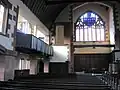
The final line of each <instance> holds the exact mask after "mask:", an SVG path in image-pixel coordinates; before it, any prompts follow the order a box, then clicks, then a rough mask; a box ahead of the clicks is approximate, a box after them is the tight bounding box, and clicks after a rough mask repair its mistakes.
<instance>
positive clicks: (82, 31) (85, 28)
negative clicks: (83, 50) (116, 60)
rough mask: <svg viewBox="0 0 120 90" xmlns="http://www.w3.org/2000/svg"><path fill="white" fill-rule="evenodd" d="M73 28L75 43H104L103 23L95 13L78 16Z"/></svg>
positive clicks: (89, 12) (90, 12)
mask: <svg viewBox="0 0 120 90" xmlns="http://www.w3.org/2000/svg"><path fill="white" fill-rule="evenodd" d="M75 28H76V29H75V37H76V41H105V23H104V21H103V20H102V19H101V17H100V16H99V15H97V14H96V13H95V12H92V11H88V12H86V13H84V14H83V15H82V16H80V17H79V18H78V20H77V22H76V27H75Z"/></svg>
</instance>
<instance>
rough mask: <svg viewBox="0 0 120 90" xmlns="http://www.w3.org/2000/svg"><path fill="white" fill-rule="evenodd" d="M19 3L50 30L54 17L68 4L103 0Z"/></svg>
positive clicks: (26, 1)
mask: <svg viewBox="0 0 120 90" xmlns="http://www.w3.org/2000/svg"><path fill="white" fill-rule="evenodd" d="M21 1H22V2H23V3H24V4H25V5H26V6H27V7H28V8H29V9H30V10H31V11H32V12H33V13H34V14H35V15H36V16H37V17H38V18H39V19H40V21H42V23H43V24H44V25H45V26H46V27H47V28H48V29H49V30H50V29H51V26H52V24H53V23H54V21H55V19H56V17H57V16H58V15H59V13H60V12H61V11H62V10H63V9H64V8H65V7H66V6H67V5H68V4H71V3H77V2H79V3H84V2H95V1H103V0H21ZM104 1H111V0H104ZM112 1H115V0H112ZM117 1H118V0H117Z"/></svg>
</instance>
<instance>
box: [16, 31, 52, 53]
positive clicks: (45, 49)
mask: <svg viewBox="0 0 120 90" xmlns="http://www.w3.org/2000/svg"><path fill="white" fill-rule="evenodd" d="M17 33H20V34H24V33H22V32H17ZM18 35H19V34H18ZM25 35H26V36H30V42H29V43H30V47H31V48H33V49H34V50H36V51H38V52H39V51H41V52H42V53H45V54H47V55H52V54H53V49H52V48H53V47H52V46H51V45H48V44H47V43H46V42H44V41H43V40H41V39H40V38H37V37H36V36H34V35H32V34H25ZM34 38H35V43H34V41H32V40H34ZM40 43H41V45H40ZM32 45H33V46H32ZM39 46H40V47H39ZM38 47H39V49H38ZM49 49H50V51H49ZM49 52H50V54H49Z"/></svg>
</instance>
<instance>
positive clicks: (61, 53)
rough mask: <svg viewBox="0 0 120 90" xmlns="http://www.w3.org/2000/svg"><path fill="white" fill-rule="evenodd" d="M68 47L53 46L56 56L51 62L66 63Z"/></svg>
mask: <svg viewBox="0 0 120 90" xmlns="http://www.w3.org/2000/svg"><path fill="white" fill-rule="evenodd" d="M67 47H68V46H53V50H54V55H53V57H52V59H51V60H50V62H65V61H67V60H68V49H67Z"/></svg>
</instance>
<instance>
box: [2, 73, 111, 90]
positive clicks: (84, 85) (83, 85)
mask: <svg viewBox="0 0 120 90" xmlns="http://www.w3.org/2000/svg"><path fill="white" fill-rule="evenodd" d="M52 75H53V74H51V75H50V74H49V78H45V77H43V76H44V74H42V75H41V76H40V75H32V76H29V77H34V78H27V77H26V78H25V77H24V78H21V79H15V80H11V81H4V82H0V90H110V87H108V86H107V85H105V84H104V83H103V82H101V81H100V80H99V79H98V78H97V77H95V76H91V75H76V76H75V75H72V74H69V75H66V76H68V77H66V76H65V77H64V76H61V77H60V76H59V75H58V76H56V77H55V74H54V75H53V76H52ZM45 76H46V74H45ZM71 76H72V77H71ZM41 77H42V78H41Z"/></svg>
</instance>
